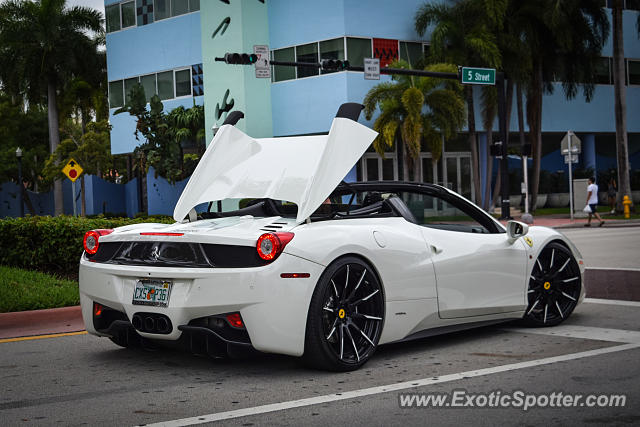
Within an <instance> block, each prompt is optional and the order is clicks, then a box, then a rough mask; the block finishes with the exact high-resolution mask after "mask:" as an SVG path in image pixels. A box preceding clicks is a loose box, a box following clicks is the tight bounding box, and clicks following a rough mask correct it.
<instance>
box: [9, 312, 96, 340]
mask: <svg viewBox="0 0 640 427" xmlns="http://www.w3.org/2000/svg"><path fill="white" fill-rule="evenodd" d="M84 329H85V328H84V322H83V320H82V310H81V308H80V306H79V305H76V306H73V307H63V308H49V309H46V310H30V311H17V312H12V313H0V339H4V338H17V337H25V336H32V335H44V334H57V333H65V332H78V331H84Z"/></svg>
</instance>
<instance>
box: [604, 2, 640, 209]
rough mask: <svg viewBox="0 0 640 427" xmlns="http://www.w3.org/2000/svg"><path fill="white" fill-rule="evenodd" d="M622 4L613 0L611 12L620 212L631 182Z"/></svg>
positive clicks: (628, 194)
mask: <svg viewBox="0 0 640 427" xmlns="http://www.w3.org/2000/svg"><path fill="white" fill-rule="evenodd" d="M622 3H623V2H622V0H614V2H613V5H612V6H613V7H612V10H611V15H612V21H613V22H612V24H613V90H614V101H613V102H614V114H615V118H616V157H617V160H618V200H617V201H616V206H617V209H618V210H622V198H623V197H624V196H625V195H626V196H629V198H631V181H630V179H629V147H628V141H627V88H626V86H625V69H624V43H623V41H624V33H623V32H622V30H623V28H622V9H623V4H622ZM638 30H639V31H640V15H639V16H638ZM639 35H640V34H639ZM632 201H633V200H632Z"/></svg>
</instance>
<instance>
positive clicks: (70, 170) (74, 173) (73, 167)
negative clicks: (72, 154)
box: [62, 159, 83, 182]
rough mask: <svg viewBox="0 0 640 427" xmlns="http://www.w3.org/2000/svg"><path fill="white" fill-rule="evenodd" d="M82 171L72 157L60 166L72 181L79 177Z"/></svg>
mask: <svg viewBox="0 0 640 427" xmlns="http://www.w3.org/2000/svg"><path fill="white" fill-rule="evenodd" d="M82 171H83V169H82V168H81V167H80V165H79V164H78V162H76V161H75V160H73V159H71V160H69V163H67V165H66V166H65V167H63V168H62V173H63V174H65V175H67V177H68V178H69V179H70V180H71V181H72V182H73V181H75V180H76V179H78V178H79V177H80V174H81V173H82Z"/></svg>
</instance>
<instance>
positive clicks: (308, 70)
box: [296, 43, 319, 78]
mask: <svg viewBox="0 0 640 427" xmlns="http://www.w3.org/2000/svg"><path fill="white" fill-rule="evenodd" d="M296 62H315V63H317V62H318V43H309V44H303V45H301V46H296ZM297 68H298V78H302V77H309V76H317V75H318V73H319V69H318V68H316V67H297Z"/></svg>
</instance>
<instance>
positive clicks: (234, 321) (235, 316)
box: [227, 313, 244, 329]
mask: <svg viewBox="0 0 640 427" xmlns="http://www.w3.org/2000/svg"><path fill="white" fill-rule="evenodd" d="M227 322H229V324H230V325H231V326H232V327H234V328H238V329H244V322H243V321H242V316H240V313H231V314H227Z"/></svg>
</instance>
